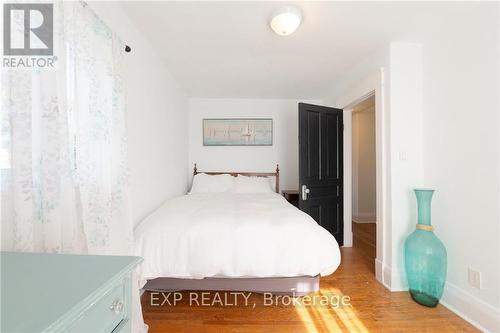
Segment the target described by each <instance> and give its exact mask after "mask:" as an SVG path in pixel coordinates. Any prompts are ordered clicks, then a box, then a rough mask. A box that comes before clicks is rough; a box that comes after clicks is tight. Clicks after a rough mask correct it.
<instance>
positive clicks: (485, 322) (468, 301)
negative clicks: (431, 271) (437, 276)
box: [440, 282, 500, 333]
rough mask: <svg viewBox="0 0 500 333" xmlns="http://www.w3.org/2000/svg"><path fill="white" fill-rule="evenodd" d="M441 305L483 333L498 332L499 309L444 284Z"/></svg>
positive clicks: (499, 323) (499, 330) (453, 286)
mask: <svg viewBox="0 0 500 333" xmlns="http://www.w3.org/2000/svg"><path fill="white" fill-rule="evenodd" d="M440 303H441V304H442V305H444V306H445V307H447V308H448V309H450V310H451V311H453V312H455V313H456V314H457V315H459V316H460V317H462V318H463V319H465V320H466V321H468V322H469V323H471V324H472V325H474V326H475V327H477V328H478V329H480V330H481V331H483V332H491V333H499V332H500V309H499V308H495V307H494V306H492V305H490V304H488V303H486V302H484V301H483V300H481V299H479V298H477V297H476V296H473V295H471V294H469V293H468V292H466V291H465V290H463V289H461V288H459V287H457V286H455V285H454V284H452V283H449V282H446V285H445V289H444V294H443V298H442V299H441V302H440Z"/></svg>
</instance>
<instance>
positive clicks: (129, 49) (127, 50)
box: [80, 1, 132, 53]
mask: <svg viewBox="0 0 500 333" xmlns="http://www.w3.org/2000/svg"><path fill="white" fill-rule="evenodd" d="M80 3H81V4H82V6H83V7H87V6H88V3H87V2H86V1H80ZM125 52H127V53H130V52H132V48H131V47H130V46H128V45H127V44H125Z"/></svg>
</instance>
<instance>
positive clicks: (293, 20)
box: [269, 6, 302, 36]
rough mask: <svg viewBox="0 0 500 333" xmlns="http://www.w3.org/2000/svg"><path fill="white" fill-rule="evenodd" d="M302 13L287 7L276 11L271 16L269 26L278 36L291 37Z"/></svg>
mask: <svg viewBox="0 0 500 333" xmlns="http://www.w3.org/2000/svg"><path fill="white" fill-rule="evenodd" d="M301 20H302V13H301V12H300V9H298V8H297V7H292V6H287V7H283V8H280V9H278V10H276V11H275V12H274V13H273V14H272V15H271V20H270V21H269V25H270V26H271V29H273V30H274V32H275V33H277V34H278V35H280V36H288V35H291V34H292V33H293V32H294V31H295V30H297V28H298V27H299V25H300V21H301Z"/></svg>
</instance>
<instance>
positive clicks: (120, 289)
mask: <svg viewBox="0 0 500 333" xmlns="http://www.w3.org/2000/svg"><path fill="white" fill-rule="evenodd" d="M127 281H128V279H125V280H122V281H121V282H120V283H119V284H117V285H116V286H114V287H113V288H112V289H111V290H110V291H109V292H107V293H105V294H104V295H103V296H102V297H101V298H100V299H99V300H98V301H96V302H95V303H94V304H93V305H92V306H91V307H90V308H89V309H87V310H86V311H85V312H83V314H82V315H81V317H80V318H79V319H78V321H77V322H76V323H75V324H74V325H72V326H71V328H70V329H69V331H70V332H81V333H83V332H85V333H88V332H95V333H99V332H107V333H109V332H112V331H113V330H114V329H115V328H116V326H117V325H118V324H120V322H121V321H122V320H123V319H125V318H126V317H127V315H128V308H129V304H128V299H127V294H126V291H127V290H128V289H126V288H130V286H129V285H128V283H127Z"/></svg>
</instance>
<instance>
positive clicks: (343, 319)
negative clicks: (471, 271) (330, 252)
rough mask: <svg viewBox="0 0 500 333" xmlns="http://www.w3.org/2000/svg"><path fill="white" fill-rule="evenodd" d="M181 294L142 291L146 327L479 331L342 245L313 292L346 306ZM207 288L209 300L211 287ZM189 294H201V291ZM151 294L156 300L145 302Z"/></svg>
mask: <svg viewBox="0 0 500 333" xmlns="http://www.w3.org/2000/svg"><path fill="white" fill-rule="evenodd" d="M181 294H182V300H181V301H179V302H178V304H177V305H175V306H174V305H173V296H172V295H171V296H169V297H168V298H167V299H168V300H169V302H170V304H171V305H168V303H165V304H164V305H163V306H156V305H158V304H160V303H161V302H162V301H163V300H164V298H162V297H161V296H159V295H155V294H151V293H149V292H146V293H144V295H143V296H142V306H143V313H144V320H145V321H146V323H147V324H148V325H149V332H151V333H155V332H190V333H205V332H206V333H211V332H214V333H215V332H221V333H222V332H236V333H238V332H239V333H243V332H269V333H271V332H272V333H274V332H294V333H320V332H321V333H322V332H398V333H399V332H440V333H441V332H479V331H478V330H476V329H475V328H474V327H473V326H471V325H470V324H468V323H467V322H465V321H464V320H462V319H461V318H460V317H458V316H457V315H455V314H454V313H452V312H451V311H449V310H448V309H446V308H445V307H443V306H441V305H438V306H437V307H436V308H426V307H424V306H421V305H418V304H416V303H415V302H413V301H412V300H411V298H410V296H409V295H408V294H407V293H405V292H397V293H391V292H389V291H388V290H387V289H385V288H384V287H383V286H382V285H381V284H379V283H378V282H377V281H376V280H375V278H374V275H373V273H372V272H371V271H370V270H369V269H368V268H367V266H366V264H365V263H364V262H363V254H362V253H361V251H360V250H359V249H357V248H343V249H342V264H341V266H340V267H339V269H338V270H337V271H336V272H335V273H334V274H332V275H330V276H327V277H325V278H322V279H321V290H320V292H318V293H317V294H316V295H314V296H316V297H319V296H321V295H327V296H330V297H331V298H334V297H332V296H337V297H341V296H349V297H350V302H346V303H350V305H347V306H343V307H338V308H332V307H330V306H324V305H321V304H317V305H315V306H313V305H307V306H306V305H297V306H293V305H288V306H285V305H283V304H280V305H278V306H264V297H263V296H262V295H258V294H252V295H251V296H250V297H249V300H248V306H245V305H244V302H243V301H244V299H243V297H240V301H239V302H238V303H239V304H238V306H230V305H229V304H235V303H236V302H235V301H234V299H233V297H232V296H231V294H229V293H227V294H225V293H220V294H219V295H220V296H221V297H222V298H223V297H224V296H227V297H229V298H228V300H229V302H228V303H227V304H228V305H227V306H225V307H223V306H220V305H215V306H201V305H199V306H197V305H192V306H190V305H189V297H190V295H189V293H188V292H183V293H181ZM181 294H179V296H180V295H181ZM209 294H210V295H211V296H210V299H212V300H213V299H214V297H215V294H216V293H215V292H210V293H209ZM195 295H197V297H198V299H201V296H202V295H201V293H196V294H195ZM151 296H154V302H153V304H156V305H151ZM191 297H192V296H191ZM209 303H211V302H209ZM254 304H255V305H254Z"/></svg>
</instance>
